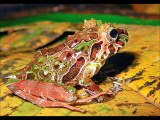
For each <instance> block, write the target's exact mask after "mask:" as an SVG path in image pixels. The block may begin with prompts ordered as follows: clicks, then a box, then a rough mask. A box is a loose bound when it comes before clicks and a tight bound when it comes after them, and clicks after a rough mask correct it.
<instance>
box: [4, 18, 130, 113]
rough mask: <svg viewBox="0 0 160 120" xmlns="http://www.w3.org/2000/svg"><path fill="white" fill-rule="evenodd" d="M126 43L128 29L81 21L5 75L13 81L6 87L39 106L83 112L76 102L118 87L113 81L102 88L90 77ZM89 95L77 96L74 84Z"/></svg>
mask: <svg viewBox="0 0 160 120" xmlns="http://www.w3.org/2000/svg"><path fill="white" fill-rule="evenodd" d="M127 42H128V32H127V31H126V30H125V29H123V28H116V27H114V25H113V24H111V23H107V22H105V23H103V22H102V21H101V20H95V19H93V18H92V19H90V20H84V24H83V26H82V28H81V29H80V30H77V31H75V33H74V34H72V35H68V36H67V38H66V40H65V41H64V42H63V43H61V44H58V45H57V46H56V47H54V48H42V49H40V50H38V51H37V53H36V54H35V55H34V57H33V58H32V60H31V61H30V62H29V63H28V64H27V65H26V66H25V67H24V68H22V69H20V70H18V71H17V72H16V73H14V74H12V75H9V76H8V77H7V79H8V81H12V80H14V83H12V84H9V85H8V88H9V89H10V90H11V91H12V92H13V93H14V94H15V95H17V96H19V97H21V98H23V99H25V100H27V101H29V102H31V103H33V104H36V105H38V106H40V107H43V108H45V107H50V108H54V107H63V108H67V109H70V110H73V111H78V112H85V111H86V110H85V109H82V108H78V107H75V106H74V105H78V104H87V103H91V102H92V101H93V100H95V99H96V100H97V102H103V101H104V99H105V97H106V96H107V95H113V96H115V95H116V94H117V93H118V92H119V91H120V90H122V87H121V84H119V83H118V82H114V84H113V87H112V88H111V89H109V90H106V91H105V90H102V89H101V88H100V87H99V85H97V84H96V83H95V82H93V80H92V79H91V78H92V77H93V76H94V75H95V74H96V73H97V72H98V71H99V70H100V68H101V67H102V66H103V65H104V64H105V61H106V60H107V59H108V58H109V57H111V56H113V55H115V54H116V53H117V52H118V51H119V50H120V49H121V48H123V47H124V46H125V45H126V43H127ZM77 85H79V86H81V87H82V88H83V90H84V91H85V92H86V93H87V94H88V95H89V96H88V97H86V98H80V97H79V95H78V94H77V91H78V90H77V89H76V87H75V86H77Z"/></svg>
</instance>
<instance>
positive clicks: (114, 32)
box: [84, 19, 128, 60]
mask: <svg viewBox="0 0 160 120" xmlns="http://www.w3.org/2000/svg"><path fill="white" fill-rule="evenodd" d="M84 28H88V29H90V28H92V29H95V33H96V34H97V38H98V39H96V41H95V43H94V44H93V45H92V53H91V60H92V59H94V58H98V60H100V59H107V58H108V57H109V56H112V55H114V54H116V53H117V52H118V51H119V50H120V49H121V48H123V47H124V46H125V45H126V43H127V42H128V32H127V31H126V30H124V29H123V28H115V27H114V26H113V25H112V24H110V23H104V24H102V22H101V21H100V20H94V19H91V20H89V21H85V23H84ZM94 36H95V34H94Z"/></svg>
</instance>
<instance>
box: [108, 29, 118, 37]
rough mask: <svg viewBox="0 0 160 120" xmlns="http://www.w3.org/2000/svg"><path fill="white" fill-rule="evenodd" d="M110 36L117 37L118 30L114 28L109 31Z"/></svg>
mask: <svg viewBox="0 0 160 120" xmlns="http://www.w3.org/2000/svg"><path fill="white" fill-rule="evenodd" d="M109 35H110V37H112V38H116V37H117V36H118V32H117V30H116V29H112V30H111V31H110V33H109Z"/></svg>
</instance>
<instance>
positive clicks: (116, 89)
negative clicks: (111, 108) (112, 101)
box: [109, 82, 123, 96]
mask: <svg viewBox="0 0 160 120" xmlns="http://www.w3.org/2000/svg"><path fill="white" fill-rule="evenodd" d="M122 90H123V88H122V85H121V84H120V83H118V82H113V87H112V88H110V90H109V91H110V92H111V94H112V95H114V96H115V95H116V94H117V93H118V92H119V91H122Z"/></svg>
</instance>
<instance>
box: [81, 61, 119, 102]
mask: <svg viewBox="0 0 160 120" xmlns="http://www.w3.org/2000/svg"><path fill="white" fill-rule="evenodd" d="M100 66H101V65H100V63H96V62H91V63H89V64H88V65H86V67H85V70H84V72H83V78H82V79H81V80H80V81H79V84H80V85H81V86H83V88H84V90H85V91H86V92H87V93H89V94H90V95H95V94H98V93H101V92H103V90H102V89H101V88H100V87H99V86H98V85H97V84H95V83H94V82H93V81H92V80H91V77H92V76H93V75H95V74H96V73H97V71H98V70H99V68H100ZM120 90H122V87H121V84H120V83H118V82H113V87H112V88H111V89H110V90H109V92H110V94H111V95H112V96H115V95H116V94H117V93H118V92H119V91H120ZM104 97H105V96H99V97H98V99H97V100H98V102H101V101H103V100H104Z"/></svg>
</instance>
